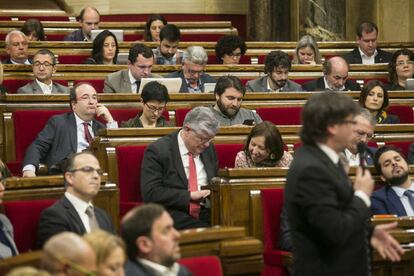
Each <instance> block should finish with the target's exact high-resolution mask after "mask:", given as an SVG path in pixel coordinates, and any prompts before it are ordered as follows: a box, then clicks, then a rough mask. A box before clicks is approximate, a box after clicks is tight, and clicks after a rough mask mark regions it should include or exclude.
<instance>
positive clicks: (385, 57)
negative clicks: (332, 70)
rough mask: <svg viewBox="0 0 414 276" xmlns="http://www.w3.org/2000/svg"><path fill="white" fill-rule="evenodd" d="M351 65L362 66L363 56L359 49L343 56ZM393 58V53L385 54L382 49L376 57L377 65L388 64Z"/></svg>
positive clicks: (378, 50)
mask: <svg viewBox="0 0 414 276" xmlns="http://www.w3.org/2000/svg"><path fill="white" fill-rule="evenodd" d="M342 57H343V58H344V59H345V60H346V61H347V62H348V63H349V64H362V58H361V54H360V52H359V49H358V48H355V49H354V50H352V51H351V52H348V53H346V54H344V55H343V56H342ZM391 57H392V54H391V53H388V52H385V51H383V50H381V49H377V55H376V56H375V63H388V62H390V60H391Z"/></svg>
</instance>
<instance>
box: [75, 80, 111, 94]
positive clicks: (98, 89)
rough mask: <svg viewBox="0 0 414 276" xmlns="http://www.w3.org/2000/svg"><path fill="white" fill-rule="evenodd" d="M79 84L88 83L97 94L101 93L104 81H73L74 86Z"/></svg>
mask: <svg viewBox="0 0 414 276" xmlns="http://www.w3.org/2000/svg"><path fill="white" fill-rule="evenodd" d="M79 82H88V83H90V84H91V85H92V86H93V87H94V88H95V90H96V92H97V93H102V91H103V88H104V82H105V80H104V79H87V80H79V81H74V85H76V84H77V83H79Z"/></svg>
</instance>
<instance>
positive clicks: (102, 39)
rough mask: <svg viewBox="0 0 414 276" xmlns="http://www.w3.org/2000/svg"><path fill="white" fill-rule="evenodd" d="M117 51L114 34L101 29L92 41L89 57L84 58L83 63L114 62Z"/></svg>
mask: <svg viewBox="0 0 414 276" xmlns="http://www.w3.org/2000/svg"><path fill="white" fill-rule="evenodd" d="M118 53H119V49H118V41H117V40H116V37H115V35H114V34H113V33H112V32H110V31H108V30H103V31H102V32H100V33H99V34H98V35H97V36H96V38H95V40H94V41H93V47H92V54H91V57H90V58H88V59H87V60H85V64H108V65H109V64H116V59H117V57H118Z"/></svg>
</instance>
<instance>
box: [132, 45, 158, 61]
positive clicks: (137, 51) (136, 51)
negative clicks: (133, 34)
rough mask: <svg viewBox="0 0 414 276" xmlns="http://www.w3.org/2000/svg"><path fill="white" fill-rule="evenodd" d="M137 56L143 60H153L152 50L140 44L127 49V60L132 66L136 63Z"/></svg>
mask: <svg viewBox="0 0 414 276" xmlns="http://www.w3.org/2000/svg"><path fill="white" fill-rule="evenodd" d="M138 55H142V56H143V57H144V58H154V54H153V52H152V50H151V49H150V48H149V47H148V46H146V45H144V44H142V43H136V44H134V45H132V47H131V48H130V49H129V54H128V60H129V61H130V62H131V63H132V64H134V63H135V62H136V61H137V58H138Z"/></svg>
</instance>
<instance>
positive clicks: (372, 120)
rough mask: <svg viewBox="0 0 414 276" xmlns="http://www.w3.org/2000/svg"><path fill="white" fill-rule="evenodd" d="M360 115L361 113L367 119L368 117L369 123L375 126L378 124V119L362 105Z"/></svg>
mask: <svg viewBox="0 0 414 276" xmlns="http://www.w3.org/2000/svg"><path fill="white" fill-rule="evenodd" d="M358 115H360V116H362V117H364V118H365V119H367V121H368V122H369V124H370V125H371V126H373V127H375V125H376V124H377V119H376V118H375V117H374V116H373V115H372V113H371V112H369V110H368V109H366V108H363V107H360V109H359V114H358ZM358 115H357V116H358Z"/></svg>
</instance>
